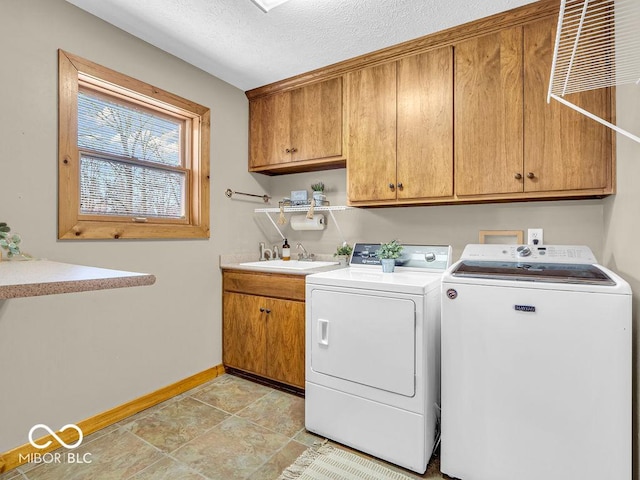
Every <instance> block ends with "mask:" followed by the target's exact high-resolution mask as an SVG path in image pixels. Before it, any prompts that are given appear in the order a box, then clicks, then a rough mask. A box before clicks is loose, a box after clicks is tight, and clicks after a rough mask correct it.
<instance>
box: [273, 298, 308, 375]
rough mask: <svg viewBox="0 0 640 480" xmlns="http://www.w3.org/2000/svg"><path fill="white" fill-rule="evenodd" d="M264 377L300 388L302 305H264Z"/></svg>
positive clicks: (274, 301)
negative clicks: (265, 310) (265, 375)
mask: <svg viewBox="0 0 640 480" xmlns="http://www.w3.org/2000/svg"><path fill="white" fill-rule="evenodd" d="M268 305H269V313H268V314H267V322H266V323H267V338H266V345H267V347H266V357H267V358H266V365H267V376H268V377H269V378H272V379H274V380H278V381H281V382H284V383H288V384H291V385H295V386H297V387H300V388H304V340H305V337H304V315H305V308H304V302H294V301H290V300H278V299H275V298H270V299H269V301H268Z"/></svg>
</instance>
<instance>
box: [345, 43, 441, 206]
mask: <svg viewBox="0 0 640 480" xmlns="http://www.w3.org/2000/svg"><path fill="white" fill-rule="evenodd" d="M452 63H453V59H452V50H451V48H450V47H445V48H441V49H437V50H433V51H429V52H426V53H423V54H420V55H415V56H411V57H407V58H404V59H402V60H400V61H398V62H391V63H387V64H383V65H378V66H374V67H370V68H366V69H363V70H359V71H356V72H352V73H349V74H348V75H347V99H348V100H347V102H348V113H347V128H348V132H349V133H348V152H349V153H348V163H347V191H348V196H349V201H350V202H351V203H358V202H375V203H376V204H380V203H381V202H389V203H393V204H400V203H403V202H404V201H407V202H411V201H414V200H425V199H429V198H439V197H445V196H449V197H450V196H452V195H453V84H452V82H453V76H452V71H453V69H452V66H453V65H452Z"/></svg>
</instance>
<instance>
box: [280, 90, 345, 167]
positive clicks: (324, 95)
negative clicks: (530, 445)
mask: <svg viewBox="0 0 640 480" xmlns="http://www.w3.org/2000/svg"><path fill="white" fill-rule="evenodd" d="M291 149H292V150H293V153H292V154H291V159H292V160H293V161H300V160H313V159H316V158H327V157H339V156H341V155H342V78H334V79H332V80H327V81H326V82H320V83H317V84H314V85H309V86H307V87H302V88H298V89H296V90H293V91H292V92H291Z"/></svg>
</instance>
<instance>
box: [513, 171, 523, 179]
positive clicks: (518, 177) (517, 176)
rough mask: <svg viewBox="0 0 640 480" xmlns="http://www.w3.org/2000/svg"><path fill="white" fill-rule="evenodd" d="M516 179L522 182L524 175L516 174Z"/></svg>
mask: <svg viewBox="0 0 640 480" xmlns="http://www.w3.org/2000/svg"><path fill="white" fill-rule="evenodd" d="M514 177H515V179H516V180H521V179H522V174H521V173H516V174H515V175H514Z"/></svg>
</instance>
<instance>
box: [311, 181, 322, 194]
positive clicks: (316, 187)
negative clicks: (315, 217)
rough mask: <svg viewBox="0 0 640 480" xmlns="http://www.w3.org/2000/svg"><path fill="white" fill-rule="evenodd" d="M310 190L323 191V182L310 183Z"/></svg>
mask: <svg viewBox="0 0 640 480" xmlns="http://www.w3.org/2000/svg"><path fill="white" fill-rule="evenodd" d="M311 190H313V191H314V192H324V183H322V182H318V183H314V184H313V185H311Z"/></svg>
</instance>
